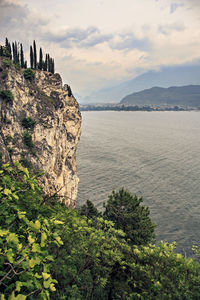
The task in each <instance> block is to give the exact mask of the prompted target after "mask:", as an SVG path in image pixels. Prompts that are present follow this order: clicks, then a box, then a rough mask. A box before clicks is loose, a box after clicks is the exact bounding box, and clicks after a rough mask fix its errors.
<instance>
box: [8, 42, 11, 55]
mask: <svg viewBox="0 0 200 300" xmlns="http://www.w3.org/2000/svg"><path fill="white" fill-rule="evenodd" d="M8 52H9V54H10V59H12V49H11V45H10V43H8Z"/></svg>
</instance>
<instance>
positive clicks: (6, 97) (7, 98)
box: [0, 90, 14, 103]
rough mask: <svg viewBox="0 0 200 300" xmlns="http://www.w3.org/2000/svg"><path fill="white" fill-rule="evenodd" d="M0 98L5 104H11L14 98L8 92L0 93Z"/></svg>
mask: <svg viewBox="0 0 200 300" xmlns="http://www.w3.org/2000/svg"><path fill="white" fill-rule="evenodd" d="M0 96H1V97H2V98H3V100H5V101H6V103H12V102H13V100H14V96H13V94H12V92H11V91H9V90H3V91H0Z"/></svg>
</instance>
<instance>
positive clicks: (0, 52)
mask: <svg viewBox="0 0 200 300" xmlns="http://www.w3.org/2000/svg"><path fill="white" fill-rule="evenodd" d="M0 56H3V47H2V46H0Z"/></svg>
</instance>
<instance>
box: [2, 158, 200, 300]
mask: <svg viewBox="0 0 200 300" xmlns="http://www.w3.org/2000/svg"><path fill="white" fill-rule="evenodd" d="M39 180H40V178H39V177H37V176H35V175H34V176H33V175H31V174H30V173H29V171H28V169H26V168H24V167H23V166H22V165H21V164H20V163H18V162H16V163H15V164H13V165H10V164H9V163H6V164H4V163H2V162H1V160H0V211H1V214H0V296H1V300H4V299H12V300H13V299H16V300H25V299H31V300H33V299H55V300H57V299H60V300H62V299H67V300H85V299H86V300H87V299H88V300H91V299H94V300H109V299H113V300H114V299H115V300H117V299H124V300H133V299H152V300H155V299H160V300H165V299H172V300H175V299H180V300H184V299H185V300H188V299H199V298H200V264H199V262H198V260H194V259H192V258H185V257H183V256H182V255H181V254H177V253H175V252H174V248H175V243H172V244H168V243H162V242H161V243H160V244H159V246H156V245H155V235H154V228H155V225H154V224H153V222H152V221H151V219H150V215H149V209H148V208H147V207H145V206H144V205H142V198H139V197H137V196H133V195H131V194H130V193H129V192H128V191H126V190H125V189H123V188H122V189H120V190H119V191H113V192H112V194H111V195H110V196H109V199H108V201H107V203H105V204H104V209H105V210H104V212H103V213H102V212H99V211H98V210H97V209H96V208H95V206H94V205H93V203H92V202H91V201H89V200H88V201H87V202H86V204H85V205H83V206H82V207H81V208H79V209H77V210H73V209H71V208H69V207H66V206H65V205H64V203H63V202H62V201H61V198H59V200H60V201H59V202H58V198H56V196H55V197H54V198H52V197H51V196H49V197H48V196H47V195H44V193H43V191H42V189H41V188H40V186H39ZM196 253H197V254H198V248H196Z"/></svg>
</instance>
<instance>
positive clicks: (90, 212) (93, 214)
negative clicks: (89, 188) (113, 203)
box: [79, 200, 102, 219]
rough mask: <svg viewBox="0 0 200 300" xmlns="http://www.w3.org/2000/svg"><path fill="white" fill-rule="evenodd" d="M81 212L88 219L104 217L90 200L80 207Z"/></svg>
mask: <svg viewBox="0 0 200 300" xmlns="http://www.w3.org/2000/svg"><path fill="white" fill-rule="evenodd" d="M79 213H80V215H83V216H86V218H87V219H92V218H97V217H102V214H101V213H100V212H99V211H98V209H97V208H96V207H95V206H94V204H93V203H92V202H91V201H90V200H87V201H86V204H84V205H83V206H81V207H80V209H79Z"/></svg>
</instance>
